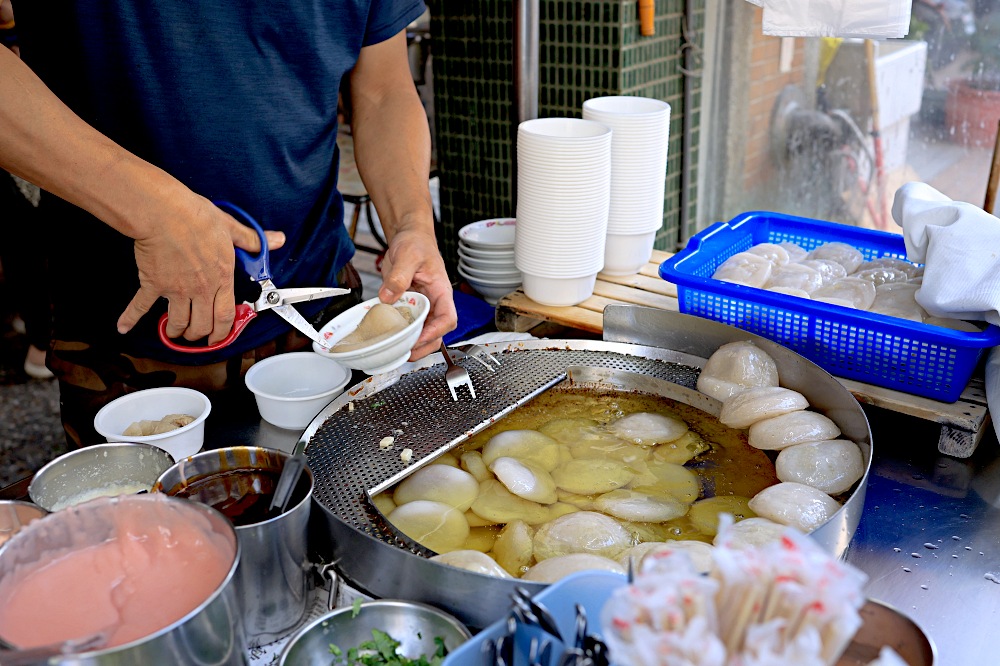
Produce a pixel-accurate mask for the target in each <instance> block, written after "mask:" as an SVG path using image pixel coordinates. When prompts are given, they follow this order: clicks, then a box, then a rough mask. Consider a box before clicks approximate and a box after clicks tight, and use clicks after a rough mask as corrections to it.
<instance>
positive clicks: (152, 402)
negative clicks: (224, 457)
mask: <svg viewBox="0 0 1000 666" xmlns="http://www.w3.org/2000/svg"><path fill="white" fill-rule="evenodd" d="M211 411H212V403H211V402H210V401H209V399H208V396H206V395H205V394H204V393H200V392H199V391H195V390H194V389H189V388H183V387H180V386H164V387H159V388H151V389H145V390H142V391H135V392H134V393H129V394H127V395H123V396H122V397H120V398H118V399H117V400H112V401H111V402H109V403H108V404H106V405H105V406H104V407H102V408H101V411H99V412H97V416H95V417H94V429H95V430H97V432H99V433H100V434H101V435H103V436H104V437H105V438H106V439H107V440H108V441H109V442H142V443H145V444H152V445H153V446H158V447H160V448H161V449H163V450H164V451H166V452H167V453H169V454H170V455H171V456H173V458H174V460H180V459H181V458H186V457H188V456H191V455H194V454H195V453H197V452H198V451H200V450H201V446H202V444H204V443H205V419H207V418H208V414H209V413H210V412H211ZM171 415H183V416H189V417H191V418H192V419H193V420H192V421H191V422H190V423H188V424H187V425H184V426H182V427H180V428H176V429H174V430H170V431H168V432H163V433H160V434H154V435H126V434H125V431H126V430H128V429H129V426H132V425H134V424H136V423H139V422H141V421H160V420H162V419H164V418H166V417H168V416H171Z"/></svg>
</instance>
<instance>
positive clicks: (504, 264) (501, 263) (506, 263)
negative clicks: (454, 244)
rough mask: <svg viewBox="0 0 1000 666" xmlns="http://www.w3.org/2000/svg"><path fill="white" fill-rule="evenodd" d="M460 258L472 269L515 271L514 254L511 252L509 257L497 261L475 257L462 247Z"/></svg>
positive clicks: (459, 253)
mask: <svg viewBox="0 0 1000 666" xmlns="http://www.w3.org/2000/svg"><path fill="white" fill-rule="evenodd" d="M458 258H459V260H461V261H464V262H465V265H466V266H471V267H472V268H481V269H484V270H489V269H493V270H496V269H506V270H514V253H513V252H510V253H509V254H508V255H507V256H504V257H500V258H497V259H489V258H486V257H478V256H473V255H471V254H469V253H468V252H466V251H465V250H463V249H462V248H461V247H459V248H458Z"/></svg>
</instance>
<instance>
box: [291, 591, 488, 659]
mask: <svg viewBox="0 0 1000 666" xmlns="http://www.w3.org/2000/svg"><path fill="white" fill-rule="evenodd" d="M354 613H355V610H354V608H353V607H344V608H339V609H337V610H335V611H333V612H332V613H328V614H326V615H324V616H322V617H320V618H317V619H315V620H313V621H312V622H310V623H309V624H308V625H306V626H305V627H303V628H302V629H300V630H299V632H298V633H296V634H295V635H294V636H292V638H291V640H290V641H289V642H288V645H286V646H285V649H284V650H283V651H282V653H281V660H280V661H279V662H278V663H279V664H280V665H281V666H314V665H315V666H329V665H330V664H331V663H333V661H334V659H333V657H332V656H331V654H330V645H331V644H333V645H336V646H338V647H339V648H340V649H342V650H343V651H344V654H345V655H346V654H347V651H348V650H349V649H351V648H355V647H357V646H358V645H360V644H361V643H364V642H365V641H370V640H372V630H373V629H378V630H379V631H384V632H385V633H387V634H389V636H391V637H392V638H393V639H394V640H396V641H399V644H400V645H399V647H398V648H397V653H398V654H402V655H404V656H406V657H408V658H410V659H416V658H418V657H420V655H426V656H427V657H430V656H432V655H433V654H434V650H435V649H436V648H437V645H436V644H435V642H434V639H435V638H436V637H440V638H441V639H442V640H443V641H444V645H445V648H446V649H447V650H448V651H449V652H451V651H452V650H454V649H455V648H457V647H458V646H459V645H461V644H462V643H464V642H465V641H467V640H469V638H470V637H471V636H472V634H471V633H470V632H469V630H468V629H467V628H466V627H465V625H464V624H462V623H461V622H459V621H458V620H457V619H455V618H454V617H452V616H451V615H449V614H448V613H445V612H444V611H440V610H438V609H437V608H434V607H433V606H428V605H427V604H421V603H417V602H414V601H396V600H382V601H369V602H366V603H363V604H361V605H360V608H359V611H358V613H357V616H355V614H354Z"/></svg>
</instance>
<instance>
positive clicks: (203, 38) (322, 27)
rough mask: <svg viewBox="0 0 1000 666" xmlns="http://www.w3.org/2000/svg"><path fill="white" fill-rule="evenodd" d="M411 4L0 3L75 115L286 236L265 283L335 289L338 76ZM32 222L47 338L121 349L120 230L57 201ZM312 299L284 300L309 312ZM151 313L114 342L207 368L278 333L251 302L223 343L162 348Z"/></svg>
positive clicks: (128, 253)
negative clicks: (44, 286)
mask: <svg viewBox="0 0 1000 666" xmlns="http://www.w3.org/2000/svg"><path fill="white" fill-rule="evenodd" d="M423 11H424V4H423V2H422V0H268V1H267V2H248V1H247V0H15V3H14V12H15V16H16V17H17V22H18V28H19V34H20V36H21V41H22V57H23V58H24V60H25V62H26V63H27V64H28V65H29V66H30V67H32V68H33V69H34V70H35V71H36V72H37V73H38V75H39V76H40V77H41V78H42V79H43V80H44V81H45V83H46V84H47V85H48V86H49V87H50V88H51V89H52V90H53V92H55V93H56V95H58V96H59V97H60V98H61V99H62V100H63V101H64V102H65V103H66V104H67V105H69V106H70V108H72V109H73V110H74V111H75V112H76V113H77V114H79V115H80V116H81V117H82V118H83V119H84V120H85V121H87V122H88V123H89V124H91V125H92V126H94V127H95V128H96V129H98V130H99V131H101V132H102V133H104V134H105V135H107V136H108V137H110V138H111V139H113V140H114V141H116V142H117V143H119V144H120V145H122V146H123V147H124V148H126V149H128V150H129V151H131V152H133V153H135V154H136V155H138V156H139V157H141V158H143V159H145V160H148V161H149V162H151V163H153V164H155V165H157V166H159V167H161V168H163V169H164V170H165V171H167V172H168V173H170V174H171V175H173V176H174V177H176V178H178V179H179V180H180V181H181V182H183V183H184V184H185V185H187V186H188V187H190V188H191V189H192V190H194V191H195V192H198V193H199V194H202V195H203V196H205V197H208V198H209V199H223V200H227V201H231V202H233V203H235V204H237V205H238V206H240V207H242V208H243V209H244V210H246V211H248V212H249V213H250V214H251V215H253V216H254V217H255V218H256V219H257V220H258V222H260V223H261V225H262V226H263V227H264V228H265V229H276V230H282V231H284V232H285V233H286V235H287V237H288V242H287V243H286V245H285V246H284V247H283V248H281V249H280V250H277V251H273V252H271V269H272V274H273V276H274V281H275V283H276V284H277V285H278V286H279V287H294V286H335V285H336V279H335V276H336V274H337V272H338V271H339V270H340V269H341V268H342V267H343V266H344V265H345V264H346V263H347V262H348V261H349V260H350V258H351V256H352V254H353V252H354V248H353V246H352V245H351V242H350V238H349V237H348V235H347V233H346V231H345V229H344V225H343V200H342V199H341V197H340V195H339V193H338V192H337V189H336V187H337V162H338V153H337V149H336V138H337V95H338V91H339V89H340V82H341V78H342V77H343V76H344V75H345V74H346V73H347V72H348V71H349V70H350V69H351V68H352V67H353V66H354V63H355V62H356V61H357V58H358V54H359V52H360V50H361V48H362V47H363V46H367V45H370V44H377V43H379V42H381V41H384V40H386V39H388V38H390V37H392V36H393V35H395V34H397V33H398V32H399V31H400V30H403V29H404V28H405V27H406V26H407V24H409V23H410V22H411V21H413V20H414V19H416V18H417V17H419V16H420V14H421V13H422V12H423ZM45 219H46V220H47V221H48V223H49V224H51V225H52V239H53V240H52V251H53V256H52V261H51V265H52V269H53V277H54V279H55V287H54V292H55V294H54V298H55V306H56V308H57V311H56V326H57V330H56V336H57V337H58V338H59V339H65V340H80V341H93V342H98V341H100V340H113V341H115V342H116V343H119V344H120V343H121V342H122V340H121V338H122V336H120V335H119V334H118V333H117V331H116V330H115V326H116V323H117V320H118V317H119V315H120V314H121V312H122V311H123V310H124V309H125V307H126V305H127V304H128V302H129V301H130V300H131V298H132V297H133V295H134V294H135V292H136V290H137V288H138V277H137V271H136V265H135V256H134V251H133V241H132V239H130V238H126V237H124V236H122V235H121V234H119V233H117V232H116V231H114V230H112V229H111V228H109V227H107V226H106V225H104V224H103V223H101V222H100V221H98V220H97V219H95V218H94V217H92V216H90V215H89V214H87V213H85V212H84V211H82V210H80V209H78V208H76V207H74V206H70V205H69V204H66V203H65V202H62V201H54V202H53V203H52V205H51V206H50V207H49V209H48V210H47V212H46V214H45ZM238 275H239V274H238ZM240 277H242V276H240ZM161 300H162V299H161ZM326 303H327V301H318V302H314V303H308V304H301V305H297V306H296V307H298V309H299V310H300V311H301V312H303V314H306V315H307V316H308V315H309V314H310V313H313V312H317V311H318V310H319V309H320V308H322V307H323V306H324V305H325V304H326ZM164 305H165V304H164ZM164 310H165V307H164V308H161V309H159V310H157V311H156V312H151V313H149V314H147V315H146V316H145V317H143V320H142V321H141V322H140V325H139V326H137V327H136V330H135V331H133V332H132V333H130V334H128V335H126V336H124V338H125V339H124V342H125V349H126V352H127V353H130V354H135V355H137V356H140V357H146V358H156V359H160V360H164V361H172V362H177V363H194V364H200V363H208V362H213V361H215V360H219V359H220V358H225V357H228V356H233V355H236V354H240V353H242V352H243V351H245V350H248V349H251V348H253V347H256V346H259V345H260V344H263V343H265V342H267V341H268V340H271V339H273V338H274V337H276V336H277V335H279V334H280V333H283V332H284V331H286V330H288V325H287V324H286V323H285V322H284V320H283V319H282V318H281V317H279V316H277V315H276V314H274V313H264V314H262V316H259V317H257V318H256V319H255V320H254V321H253V322H251V323H250V325H249V326H248V327H247V329H246V330H244V332H243V333H242V335H241V336H240V337H239V338H238V339H237V340H236V342H235V343H233V345H231V346H230V347H228V348H227V349H225V350H223V351H220V352H216V353H214V354H204V355H188V354H177V353H173V352H170V351H169V350H167V349H166V348H165V347H164V346H163V345H162V344H161V343H160V342H159V340H158V339H157V338H156V333H155V326H156V323H157V320H158V319H159V317H160V314H162V312H163V311H164Z"/></svg>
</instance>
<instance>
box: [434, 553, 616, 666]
mask: <svg viewBox="0 0 1000 666" xmlns="http://www.w3.org/2000/svg"><path fill="white" fill-rule="evenodd" d="M625 583H626V579H625V576H623V575H621V574H616V573H613V572H611V571H597V570H595V571H580V572H578V573H575V574H571V575H569V576H566V577H565V578H563V579H561V580H559V581H557V582H555V583H553V584H552V585H549V586H548V587H547V588H545V589H544V590H542V591H541V592H539V593H538V594H536V595H535V600H537V601H538V602H539V603H541V604H543V605H544V606H545V607H546V608H548V609H549V611H550V612H551V613H552V616H553V617H554V618H555V620H556V623H557V624H558V625H559V633H561V634H562V635H563V636H565V637H566V638H567V640H572V636H573V635H574V627H575V622H576V604H580V605H582V606H583V607H584V609H585V610H586V611H587V633H590V634H594V635H596V636H598V637H599V636H600V635H601V609H602V608H604V603H605V602H606V601H607V600H608V598H609V597H610V596H611V593H612V592H613V591H614V590H616V589H617V588H619V587H621V586H622V585H625ZM506 633H507V619H506V618H504V619H502V620H498V621H497V622H494V623H493V624H491V625H490V626H488V627H486V628H485V629H483V630H482V631H480V632H479V633H478V634H476V635H475V636H473V637H472V638H471V639H469V640H468V641H466V642H464V643H462V644H461V645H460V646H458V648H456V649H455V650H454V651H453V652H451V653H450V654H449V655H448V656H447V657H445V660H444V663H443V664H442V666H469V665H470V664H482V663H483V657H482V649H483V643H485V642H486V641H487V640H493V641H495V640H496V639H497V638H499V637H500V636H502V635H504V634H506ZM541 636H543V633H542V631H541V630H540V629H538V628H536V627H526V626H524V625H518V627H517V631H516V633H515V634H514V663H513V664H512V666H528V654H529V648H530V646H531V639H532V638H535V637H541ZM566 647H567V646H565V645H564V644H563V643H561V642H559V641H555V642H554V644H553V649H552V652H551V654H550V659H549V663H548V664H546V665H545V666H558V663H559V657H560V656H562V653H563V650H564V649H565V648H566Z"/></svg>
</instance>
